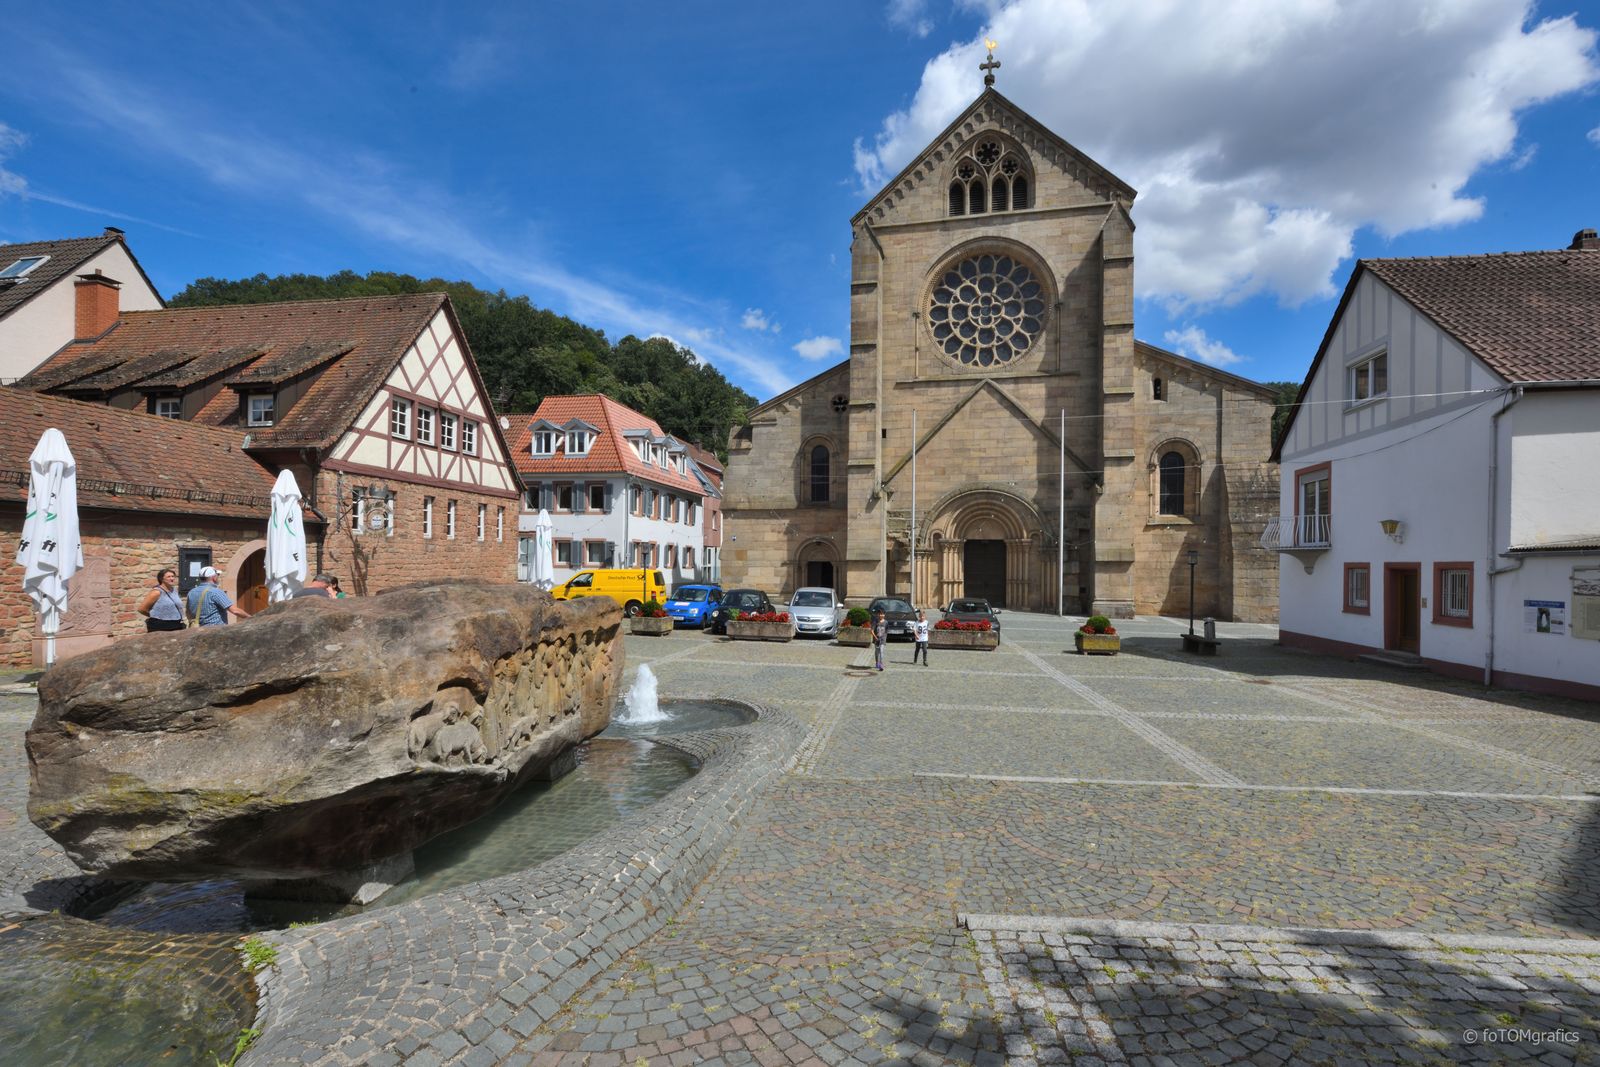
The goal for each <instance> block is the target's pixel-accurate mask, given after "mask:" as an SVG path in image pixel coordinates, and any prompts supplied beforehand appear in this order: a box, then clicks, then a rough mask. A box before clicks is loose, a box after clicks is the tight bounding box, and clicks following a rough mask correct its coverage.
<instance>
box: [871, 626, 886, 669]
mask: <svg viewBox="0 0 1600 1067" xmlns="http://www.w3.org/2000/svg"><path fill="white" fill-rule="evenodd" d="M887 640H889V620H888V619H887V618H886V617H885V616H884V614H883V612H881V611H880V612H878V617H877V618H876V619H873V620H872V653H873V655H874V656H876V657H877V660H878V669H879V670H880V671H881V670H883V643H884V642H885V641H887Z"/></svg>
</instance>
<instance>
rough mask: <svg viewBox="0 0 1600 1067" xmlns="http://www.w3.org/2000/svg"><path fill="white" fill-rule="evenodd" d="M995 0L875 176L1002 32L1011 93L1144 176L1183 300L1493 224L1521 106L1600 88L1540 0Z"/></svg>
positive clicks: (1271, 282)
mask: <svg viewBox="0 0 1600 1067" xmlns="http://www.w3.org/2000/svg"><path fill="white" fill-rule="evenodd" d="M985 6H987V7H988V10H989V12H990V14H989V18H988V23H987V25H985V26H984V27H983V29H982V31H981V32H980V33H979V34H978V35H977V36H976V37H975V38H974V39H973V40H971V41H969V42H965V43H961V44H957V45H954V46H952V47H951V48H949V49H948V50H947V51H945V52H944V53H943V54H941V55H939V56H937V57H935V58H934V59H932V60H931V61H929V62H928V64H927V66H926V67H925V68H924V70H923V74H922V83H921V85H920V87H919V88H918V90H917V93H916V95H915V97H914V98H913V99H912V101H911V103H910V105H909V106H907V107H906V109H905V110H903V111H897V112H895V113H894V114H892V115H889V116H888V117H887V118H886V119H885V120H884V122H883V125H882V127H881V129H880V130H879V131H878V133H877V134H876V135H875V136H874V137H873V138H872V139H871V140H870V142H867V141H858V142H857V144H856V153H855V156H856V160H855V162H856V171H857V174H858V176H859V177H860V180H861V182H862V185H863V188H864V189H866V190H868V191H873V190H876V188H877V187H878V186H879V185H881V183H882V182H883V181H885V180H886V179H887V178H888V177H889V176H891V175H893V174H894V173H896V172H897V171H898V170H899V169H900V168H901V167H902V166H904V165H905V164H906V163H907V162H908V161H909V160H910V159H911V157H912V156H913V155H914V154H915V153H916V152H917V151H919V150H920V149H922V148H923V147H924V146H925V145H926V144H927V143H928V142H929V141H931V140H932V139H933V138H934V137H935V136H936V135H937V134H938V133H939V132H940V131H941V130H942V129H943V128H944V127H945V126H946V125H948V124H949V122H950V120H951V119H952V118H954V117H955V115H956V114H957V113H959V112H960V111H961V110H962V109H963V108H965V107H966V106H967V104H969V103H970V102H971V101H972V98H973V97H974V95H976V93H977V91H978V89H979V88H980V86H981V82H980V80H979V72H978V69H977V64H978V63H979V62H980V61H981V60H982V58H983V47H982V44H981V40H982V38H983V37H985V36H988V37H993V38H995V39H996V40H998V41H999V42H1000V48H999V50H998V52H997V54H998V56H999V58H1001V59H1002V60H1003V61H1004V63H1005V66H1004V68H1003V69H1002V70H1001V71H1000V81H999V85H998V88H999V89H1000V90H1001V91H1003V92H1004V93H1005V94H1006V95H1007V96H1008V97H1010V98H1011V99H1013V100H1015V101H1017V102H1018V103H1019V104H1020V105H1022V106H1023V107H1025V108H1028V109H1029V110H1030V111H1031V112H1032V113H1033V114H1034V115H1035V117H1037V118H1038V119H1039V120H1040V121H1041V122H1043V123H1044V124H1045V125H1047V126H1049V127H1050V128H1051V129H1053V130H1054V131H1056V132H1057V133H1059V134H1060V135H1061V136H1063V137H1064V138H1066V139H1067V140H1068V141H1070V142H1072V143H1073V144H1075V145H1077V146H1078V147H1079V148H1081V149H1082V150H1083V151H1085V152H1087V153H1088V154H1089V155H1091V156H1092V157H1093V158H1094V159H1096V160H1097V161H1098V162H1100V163H1101V164H1102V165H1104V166H1106V167H1107V168H1108V169H1110V170H1112V171H1113V172H1115V173H1117V174H1118V175H1119V176H1120V177H1122V178H1123V179H1124V180H1126V181H1127V182H1128V183H1129V184H1131V185H1133V186H1134V187H1135V188H1137V189H1138V190H1139V193H1140V195H1139V198H1138V200H1137V201H1136V203H1135V207H1134V219H1135V221H1136V222H1137V223H1138V225H1139V230H1138V238H1137V240H1138V249H1137V250H1138V255H1139V260H1138V270H1137V271H1136V272H1135V278H1136V280H1137V285H1138V287H1139V294H1140V295H1141V296H1145V297H1155V298H1159V299H1162V300H1164V301H1165V302H1167V303H1168V304H1169V306H1171V307H1172V308H1173V309H1181V308H1183V307H1186V306H1192V305H1207V304H1218V303H1224V304H1225V303H1231V302H1236V301H1238V300H1241V299H1244V298H1246V297H1249V296H1251V295H1254V294H1257V293H1271V294H1273V295H1275V296H1276V297H1277V298H1278V299H1279V300H1280V301H1282V302H1284V303H1286V304H1296V303H1299V302H1302V301H1305V300H1307V299H1310V298H1313V297H1320V296H1327V295H1330V294H1331V293H1332V292H1333V291H1334V284H1333V275H1334V272H1335V271H1336V270H1338V268H1339V266H1340V264H1341V263H1342V262H1343V261H1344V260H1345V259H1347V258H1348V257H1349V256H1350V254H1351V247H1352V240H1353V237H1354V234H1355V232H1356V231H1357V230H1358V229H1361V228H1363V227H1373V228H1375V229H1376V230H1378V231H1379V232H1381V233H1383V234H1386V235H1394V234H1400V233H1405V232H1407V231H1411V230H1419V229H1428V228H1433V227H1441V226H1450V225H1453V224H1456V223H1461V222H1465V221H1468V220H1471V219H1474V218H1477V217H1478V216H1479V215H1480V214H1481V213H1482V212H1483V206H1484V205H1483V202H1482V201H1481V200H1479V199H1476V198H1473V197H1470V196H1468V195H1466V194H1465V188H1466V185H1467V182H1468V180H1469V179H1470V178H1471V177H1472V176H1473V175H1474V174H1475V173H1477V172H1478V171H1479V170H1480V169H1481V168H1483V167H1484V166H1486V165H1489V164H1492V163H1497V162H1501V161H1507V162H1510V163H1511V164H1512V165H1516V163H1517V162H1518V157H1517V156H1516V154H1515V153H1516V151H1517V132H1518V116H1519V113H1520V112H1521V111H1523V110H1524V109H1526V108H1528V107H1531V106H1533V105H1536V104H1539V103H1541V102H1544V101H1547V100H1550V99H1552V98H1555V97H1558V96H1562V95H1564V94H1568V93H1572V92H1574V91H1577V90H1580V89H1583V88H1585V87H1587V86H1591V85H1594V84H1595V83H1596V82H1597V81H1600V63H1597V59H1596V55H1595V42H1596V34H1595V32H1594V31H1593V30H1591V29H1588V28H1585V27H1583V26H1580V25H1578V23H1577V21H1576V19H1575V18H1574V17H1573V16H1565V17H1560V18H1547V19H1542V20H1538V21H1534V20H1535V19H1536V17H1537V16H1536V14H1535V7H1534V3H1533V0H1451V2H1450V3H1429V4H1415V3H1412V4H1396V3H1393V2H1392V0H1350V2H1345V3H1334V2H1332V0H1313V2H1306V3H1300V4H1285V3H1282V2H1281V0H1190V2H1189V3H1184V4H1172V3H1162V4H1157V3H1144V4H1130V3H1125V2H1118V0H1074V2H1071V3H1064V2H1061V0H1010V2H1007V3H998V4H994V5H985ZM1089 87H1092V91H1088V88H1089ZM1107 101H1114V102H1115V105H1114V106H1107V104H1106V102H1107ZM1590 137H1591V139H1592V140H1597V143H1600V135H1597V134H1591V135H1590Z"/></svg>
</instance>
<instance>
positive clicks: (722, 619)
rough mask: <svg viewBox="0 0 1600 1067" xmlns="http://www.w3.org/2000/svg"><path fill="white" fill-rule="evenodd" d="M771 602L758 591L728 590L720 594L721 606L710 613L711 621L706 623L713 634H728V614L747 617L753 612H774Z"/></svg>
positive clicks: (765, 595)
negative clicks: (734, 613) (735, 613)
mask: <svg viewBox="0 0 1600 1067" xmlns="http://www.w3.org/2000/svg"><path fill="white" fill-rule="evenodd" d="M774 610H776V609H775V608H773V606H772V601H770V600H768V599H767V594H765V593H763V592H762V591H761V590H759V589H730V590H728V591H727V592H726V593H723V594H722V604H721V606H720V607H718V608H717V610H716V611H713V612H712V613H711V621H710V622H709V623H707V625H708V626H709V627H710V629H711V632H712V633H714V634H725V633H727V632H728V614H729V613H730V612H734V611H737V612H739V613H740V614H741V615H747V614H749V613H750V612H754V611H774Z"/></svg>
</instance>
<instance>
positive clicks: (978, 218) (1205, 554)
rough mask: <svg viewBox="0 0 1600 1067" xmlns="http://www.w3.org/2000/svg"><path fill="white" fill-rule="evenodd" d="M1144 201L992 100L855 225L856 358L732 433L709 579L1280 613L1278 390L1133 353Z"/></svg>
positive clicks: (925, 600)
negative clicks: (1275, 460) (721, 536)
mask: <svg viewBox="0 0 1600 1067" xmlns="http://www.w3.org/2000/svg"><path fill="white" fill-rule="evenodd" d="M1135 195H1136V194H1135V192H1134V190H1133V189H1132V188H1130V187H1129V186H1128V185H1127V184H1125V183H1124V182H1122V181H1121V180H1120V179H1118V178H1117V177H1116V176H1115V175H1113V174H1111V173H1110V172H1109V171H1107V170H1105V169H1104V168H1103V167H1101V166H1100V165H1099V164H1097V163H1095V162H1094V161H1093V160H1091V159H1089V158H1088V157H1086V156H1085V155H1083V154H1082V153H1081V152H1079V151H1078V150H1076V149H1075V148H1073V147H1072V146H1071V145H1069V144H1068V143H1067V142H1065V141H1064V140H1062V139H1061V138H1060V137H1058V136H1056V135H1055V134H1054V133H1052V132H1051V131H1049V130H1047V129H1046V128H1044V127H1043V126H1042V125H1040V124H1039V123H1038V122H1037V121H1035V120H1034V119H1033V118H1031V117H1030V116H1028V115H1027V114H1026V113H1025V112H1023V111H1022V110H1021V109H1020V108H1018V107H1017V106H1016V105H1015V104H1013V103H1011V102H1010V101H1009V100H1007V99H1006V98H1005V97H1004V96H1002V95H1001V94H1000V93H999V92H998V91H996V90H995V89H993V88H992V87H989V88H986V89H985V90H984V92H983V93H982V95H981V96H979V97H978V99H977V100H976V101H974V102H973V103H972V105H971V106H969V107H968V108H967V109H966V111H965V112H964V113H962V115H961V116H959V117H958V118H957V119H956V120H955V121H954V122H953V123H952V124H951V125H950V126H949V127H948V128H947V129H946V130H945V131H944V133H943V134H941V135H940V136H939V137H938V138H937V139H936V140H935V141H934V142H933V143H932V144H931V145H929V146H928V147H927V148H926V149H925V150H924V151H923V152H922V153H921V154H920V155H919V156H918V157H917V158H916V159H914V160H913V161H912V162H911V163H910V164H909V165H908V166H907V167H906V168H905V170H903V171H902V172H901V173H900V174H899V175H898V176H896V177H895V178H894V180H893V181H891V182H890V183H889V184H888V185H887V186H885V187H884V189H883V190H881V191H880V192H879V193H878V194H877V195H876V196H874V197H873V198H872V200H871V201H869V202H868V203H867V205H866V206H865V207H864V208H863V209H862V210H861V211H860V212H859V213H858V214H857V215H856V217H855V218H854V219H852V220H851V230H852V244H851V256H852V267H851V284H850V351H849V358H848V359H847V360H845V361H844V362H843V363H840V364H838V365H837V366H835V367H832V368H830V369H828V370H826V371H824V372H822V373H821V374H819V375H817V376H816V377H814V378H812V379H810V380H809V381H806V382H803V383H801V384H800V385H798V386H796V387H795V388H793V389H790V390H789V391H787V392H785V393H783V394H781V395H779V396H776V397H773V398H772V399H771V400H768V401H767V402H765V403H764V404H761V405H760V406H759V407H757V408H755V409H754V410H752V411H751V412H750V413H749V418H748V421H747V423H746V424H745V425H743V426H741V427H739V428H737V429H736V430H735V431H734V432H733V434H732V437H731V440H730V453H729V459H728V465H727V472H726V479H725V483H724V499H723V505H722V507H723V513H724V515H725V522H726V538H725V544H724V549H723V584H724V585H725V586H735V585H741V586H742V585H749V586H755V587H758V588H761V589H764V590H766V591H767V592H768V593H769V594H772V595H774V596H775V597H776V596H777V595H778V594H780V593H781V594H787V593H788V592H790V591H792V590H793V589H795V588H797V587H799V586H803V585H824V586H832V587H834V588H835V589H837V590H838V591H839V593H840V594H841V596H843V597H844V598H846V599H847V600H848V601H849V602H851V603H865V602H866V601H867V600H868V599H870V598H871V597H874V596H878V595H882V594H885V593H892V594H897V595H901V596H907V597H910V598H912V599H913V600H914V601H915V602H916V603H917V604H918V605H919V606H926V607H930V608H932V607H935V606H937V605H941V604H945V603H947V602H948V601H949V600H950V599H952V598H953V597H957V596H982V597H987V598H988V599H990V600H991V602H993V603H995V604H997V605H998V606H1001V607H1005V608H1010V609H1013V610H1025V611H1046V612H1052V613H1053V612H1055V611H1057V610H1058V608H1060V609H1063V610H1065V611H1066V612H1068V613H1087V612H1090V611H1094V612H1100V613H1103V614H1106V615H1110V616H1113V617H1127V616H1129V615H1132V614H1134V613H1139V614H1155V613H1164V614H1180V615H1181V614H1184V613H1185V612H1186V611H1187V610H1188V607H1189V590H1190V582H1191V575H1192V578H1193V582H1194V606H1195V609H1196V611H1197V613H1198V614H1201V615H1214V616H1216V617H1218V618H1227V619H1241V620H1256V621H1262V620H1270V619H1274V618H1275V617H1276V611H1277V558H1276V554H1275V553H1273V552H1270V551H1268V550H1266V549H1264V548H1263V547H1262V546H1261V545H1260V543H1259V538H1260V534H1261V531H1262V529H1263V527H1264V525H1265V523H1266V520H1267V518H1268V517H1269V516H1270V515H1272V514H1273V513H1274V511H1275V508H1276V501H1277V493H1278V475H1277V468H1276V466H1275V465H1273V464H1271V463H1270V462H1268V461H1267V457H1268V456H1269V455H1270V453H1271V447H1272V444H1271V439H1270V435H1271V422H1272V412H1273V406H1274V405H1273V394H1272V392H1271V391H1270V390H1269V389H1267V388H1266V387H1264V386H1261V385H1259V384H1257V383H1255V382H1251V381H1248V380H1246V379H1243V378H1240V377H1237V376H1235V375H1232V374H1228V373H1225V372H1222V371H1219V370H1217V369H1215V368H1212V367H1209V366H1206V365H1204V364H1201V363H1197V362H1195V361H1192V360H1189V359H1186V358H1184V357H1182V356H1179V355H1177V354H1175V353H1171V352H1166V351H1163V350H1161V349H1159V348H1156V347H1154V346H1151V345H1147V344H1144V343H1143V342H1140V341H1136V340H1135V339H1134V334H1133V327H1134V323H1133V307H1134V297H1133V221H1132V218H1131V216H1130V214H1129V209H1130V207H1131V205H1132V202H1133V199H1134V196H1135ZM1191 552H1193V553H1194V556H1193V558H1194V560H1195V563H1194V565H1193V566H1192V567H1191V565H1190V562H1189V560H1190V558H1191Z"/></svg>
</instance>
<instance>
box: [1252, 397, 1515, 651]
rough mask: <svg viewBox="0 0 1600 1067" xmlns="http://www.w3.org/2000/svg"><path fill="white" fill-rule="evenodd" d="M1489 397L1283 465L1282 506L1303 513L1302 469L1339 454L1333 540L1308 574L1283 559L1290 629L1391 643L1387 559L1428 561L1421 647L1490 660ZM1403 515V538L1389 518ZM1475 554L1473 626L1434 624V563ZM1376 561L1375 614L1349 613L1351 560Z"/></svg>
mask: <svg viewBox="0 0 1600 1067" xmlns="http://www.w3.org/2000/svg"><path fill="white" fill-rule="evenodd" d="M1497 407H1498V402H1497V401H1494V400H1489V401H1486V402H1484V403H1482V404H1481V405H1480V406H1479V407H1477V408H1475V409H1473V410H1472V411H1470V412H1469V413H1466V414H1463V413H1462V412H1460V411H1455V412H1449V413H1445V414H1436V415H1434V416H1433V417H1432V418H1429V419H1424V420H1421V421H1415V422H1411V423H1409V424H1408V425H1406V426H1404V427H1397V428H1395V429H1393V430H1391V431H1390V432H1388V433H1385V434H1382V435H1376V436H1372V437H1365V438H1358V439H1355V440H1350V441H1347V442H1345V443H1343V444H1341V445H1339V446H1336V447H1331V448H1327V449H1322V450H1318V451H1317V452H1315V453H1313V454H1309V455H1304V456H1301V457H1299V458H1297V459H1295V460H1294V461H1293V462H1292V463H1291V462H1288V461H1286V462H1285V463H1284V465H1283V485H1282V490H1281V497H1280V508H1281V514H1282V515H1284V516H1290V515H1293V514H1294V507H1295V493H1296V491H1297V486H1296V478H1295V474H1296V472H1297V471H1298V470H1299V469H1301V468H1304V467H1307V466H1311V465H1314V464H1316V463H1319V462H1322V461H1324V460H1331V461H1332V463H1333V468H1332V470H1333V508H1332V514H1333V533H1332V537H1331V541H1332V545H1333V547H1332V548H1331V549H1329V550H1328V551H1327V552H1325V553H1323V554H1322V555H1321V557H1320V558H1319V559H1318V560H1317V562H1316V567H1315V571H1314V572H1313V573H1312V574H1310V575H1307V574H1306V573H1305V570H1304V568H1303V567H1302V566H1301V564H1300V563H1299V562H1298V561H1297V560H1296V559H1295V558H1294V557H1292V556H1289V555H1287V554H1283V555H1282V556H1281V558H1280V561H1279V614H1280V625H1281V626H1282V628H1283V629H1285V630H1290V631H1293V632H1296V633H1303V634H1311V635H1315V636H1317V637H1323V638H1329V639H1331V640H1335V641H1346V642H1350V643H1352V644H1359V645H1365V646H1368V647H1371V648H1382V647H1383V641H1384V635H1383V619H1384V595H1383V594H1384V590H1383V585H1384V580H1383V565H1384V564H1385V563H1419V564H1421V569H1420V575H1421V586H1422V597H1423V601H1424V606H1423V608H1422V627H1421V639H1420V642H1419V649H1418V651H1419V654H1420V655H1422V656H1424V657H1425V658H1428V659H1438V660H1444V661H1447V662H1450V663H1462V664H1469V665H1474V666H1482V664H1483V661H1484V657H1485V654H1486V653H1487V649H1488V643H1487V631H1486V621H1487V620H1486V617H1485V612H1484V603H1485V601H1484V597H1485V594H1486V589H1485V581H1486V565H1485V560H1487V559H1488V558H1489V527H1488V523H1489V501H1488V467H1489V417H1490V414H1491V413H1492V412H1493V411H1494V410H1495V409H1496V408H1497ZM1383 519H1399V520H1400V521H1401V522H1403V523H1404V524H1405V534H1404V537H1405V540H1404V542H1403V543H1401V544H1396V543H1395V542H1393V541H1391V540H1390V539H1389V538H1388V537H1387V536H1385V535H1384V533H1383V530H1382V527H1381V526H1380V522H1381V520H1383ZM1464 560H1473V561H1475V567H1474V593H1473V596H1474V601H1475V606H1474V626H1473V627H1472V628H1471V629H1465V628H1462V627H1456V626H1440V625H1436V624H1434V623H1433V622H1432V621H1431V620H1432V617H1433V564H1434V563H1436V562H1455V561H1464ZM1346 563H1366V564H1368V565H1369V566H1370V567H1371V578H1372V581H1371V591H1370V592H1371V613H1370V614H1368V615H1355V614H1346V613H1345V612H1344V610H1343V606H1344V564H1346Z"/></svg>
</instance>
